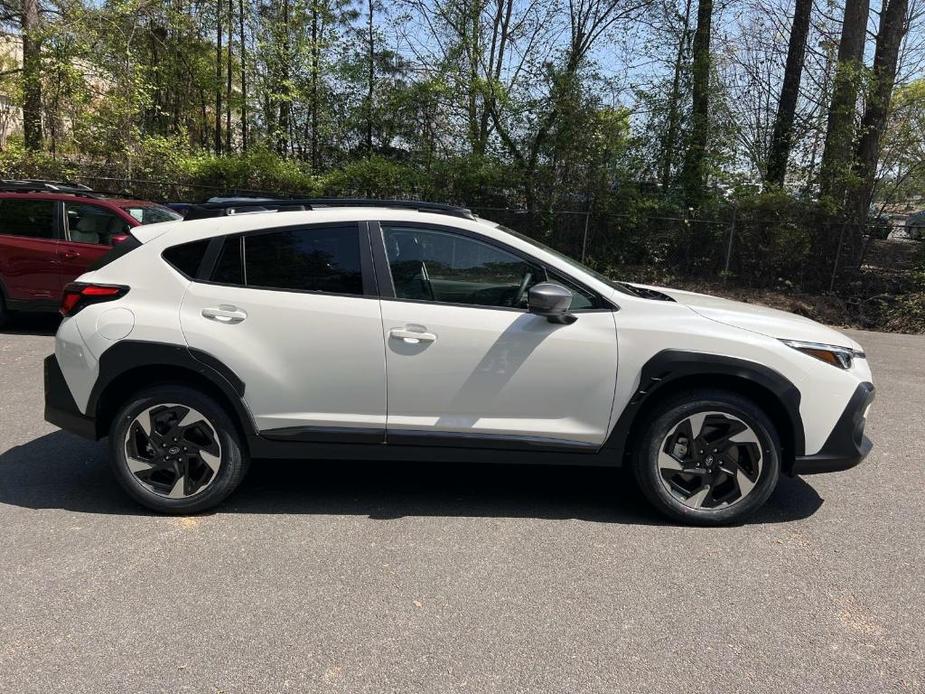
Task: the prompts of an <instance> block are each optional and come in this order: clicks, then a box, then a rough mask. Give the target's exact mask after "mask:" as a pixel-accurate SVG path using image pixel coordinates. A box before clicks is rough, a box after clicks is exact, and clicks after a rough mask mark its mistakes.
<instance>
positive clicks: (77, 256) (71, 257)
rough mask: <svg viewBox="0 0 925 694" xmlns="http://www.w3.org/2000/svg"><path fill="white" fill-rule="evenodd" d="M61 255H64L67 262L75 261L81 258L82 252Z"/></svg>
mask: <svg viewBox="0 0 925 694" xmlns="http://www.w3.org/2000/svg"><path fill="white" fill-rule="evenodd" d="M61 255H63V256H64V258H65V259H66V260H73V259H74V258H79V257H80V252H79V251H64V253H62V254H61Z"/></svg>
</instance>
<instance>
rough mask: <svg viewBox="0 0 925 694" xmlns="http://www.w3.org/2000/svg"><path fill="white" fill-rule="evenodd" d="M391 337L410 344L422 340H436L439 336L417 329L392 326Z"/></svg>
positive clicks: (418, 342)
mask: <svg viewBox="0 0 925 694" xmlns="http://www.w3.org/2000/svg"><path fill="white" fill-rule="evenodd" d="M389 337H391V338H393V339H395V340H402V341H404V342H407V343H408V344H409V345H417V344H420V343H421V342H434V341H436V339H437V336H436V335H434V334H433V333H425V332H418V331H417V330H405V329H403V328H392V329H391V330H389Z"/></svg>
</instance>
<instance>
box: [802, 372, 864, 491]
mask: <svg viewBox="0 0 925 694" xmlns="http://www.w3.org/2000/svg"><path fill="white" fill-rule="evenodd" d="M873 400H874V386H873V384H872V383H861V384H860V385H858V387H857V389H856V390H855V391H854V394H853V395H852V396H851V400H849V401H848V406H847V407H845V411H844V412H842V414H841V417H839V418H838V421H837V422H836V423H835V428H834V429H832V433H831V434H829V438H828V439H826V442H825V444H824V445H823V446H822V449H821V450H820V451H819V452H818V453H815V454H813V455H804V456H799V457H798V458H797V459H796V460H795V461H794V463H793V470H792V474H794V475H813V474H816V473H820V472H838V471H839V470H847V469H849V468H853V467H854V466H855V465H857V464H858V463H860V462H861V461H862V460H864V458H866V457H867V454H868V453H870V451H871V449H872V448H873V447H874V445H873V444H872V443H871V441H870V439H868V438H867V437H866V436H864V424H865V423H866V419H865V416H864V415H865V413H866V412H867V408H868V406H869V405H870V404H871V403H872V402H873Z"/></svg>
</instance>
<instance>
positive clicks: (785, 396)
mask: <svg viewBox="0 0 925 694" xmlns="http://www.w3.org/2000/svg"><path fill="white" fill-rule="evenodd" d="M303 202H304V204H303V205H302V207H304V208H305V209H304V210H303V211H276V212H272V211H270V212H267V211H264V212H263V213H259V214H258V213H252V214H241V212H245V211H246V207H245V208H242V206H241V203H240V202H238V203H236V204H235V208H236V209H235V210H234V211H235V212H236V214H234V215H233V216H221V217H216V218H206V219H200V220H197V221H185V222H170V223H164V224H154V225H150V226H144V227H138V228H137V229H133V230H132V236H133V238H132V239H129V240H128V241H126V242H125V243H123V244H121V245H119V246H117V247H116V248H115V249H114V250H113V251H112V252H111V254H110V255H109V256H108V257H107V258H105V259H104V260H103V262H102V263H101V266H100V267H98V268H97V269H95V270H93V271H91V272H89V273H87V274H85V275H83V276H82V277H80V278H79V281H78V282H77V283H75V284H73V285H71V286H70V287H69V288H68V290H67V292H66V294H65V297H64V300H63V303H62V307H61V311H62V313H63V314H64V316H65V318H64V320H63V321H62V323H61V327H60V328H59V330H58V333H57V338H56V345H55V354H54V355H52V356H50V357H48V359H47V360H46V362H45V392H46V394H45V398H46V409H45V417H46V419H47V420H48V421H50V422H52V423H54V424H56V425H58V426H60V427H62V428H65V429H68V430H70V431H73V432H75V433H78V434H82V435H84V436H87V437H89V438H92V439H101V438H103V437H109V444H110V448H111V452H112V463H113V467H114V469H115V473H116V476H117V477H118V479H119V481H120V482H121V483H122V485H123V486H124V487H125V489H126V491H127V492H128V493H129V494H130V495H131V496H133V497H134V498H135V499H137V500H138V501H139V502H141V503H142V504H144V505H145V506H148V507H149V508H152V509H155V510H157V511H161V512H166V513H193V512H197V511H202V510H203V509H206V508H209V507H211V506H214V505H215V504H218V503H219V502H220V501H222V500H223V499H224V498H225V497H227V496H228V495H229V494H230V493H231V492H232V491H233V490H234V488H235V487H237V485H238V484H239V483H240V482H241V479H242V477H243V476H244V474H245V471H246V469H247V466H248V462H249V461H250V460H251V459H267V458H301V459H311V458H321V459H327V460H330V459H351V460H359V459H377V460H381V459H388V460H393V459H400V460H406V459H424V460H427V461H433V462H434V464H439V463H440V462H441V461H493V462H503V463H510V462H523V463H553V464H575V465H611V466H620V465H629V466H631V467H632V469H633V471H634V474H635V477H636V479H637V481H638V483H639V486H640V488H641V490H642V492H643V493H644V494H645V496H646V497H647V498H648V499H649V500H650V501H651V502H652V503H653V504H654V505H655V506H656V507H657V508H658V509H659V510H660V511H662V512H663V513H665V514H667V515H668V516H670V517H672V518H674V519H676V520H681V521H687V522H693V523H701V524H719V523H728V522H733V521H738V520H740V519H742V518H743V517H745V516H746V515H748V514H749V513H751V512H753V511H755V509H757V508H758V507H760V506H761V505H762V504H763V503H764V502H765V501H766V500H767V498H768V496H769V495H770V494H771V492H772V491H773V489H774V487H775V485H776V483H777V480H778V477H779V475H780V474H781V473H783V474H788V475H795V474H803V473H812V472H826V471H833V470H843V469H846V468H848V467H851V466H853V465H856V464H857V463H859V462H860V461H861V460H862V459H863V458H864V457H865V456H866V454H867V453H868V451H869V450H870V447H871V444H870V442H869V441H868V440H867V439H866V438H865V437H864V423H865V418H866V416H867V410H868V407H869V404H870V402H871V400H872V399H873V394H874V388H873V385H872V384H871V374H870V369H869V367H868V364H867V361H866V359H865V356H864V353H863V352H862V351H861V347H860V345H858V344H857V343H856V342H854V341H853V340H851V339H849V338H848V337H845V336H844V335H842V334H840V333H838V332H836V331H834V330H831V329H829V328H827V327H824V326H822V325H819V324H818V323H814V322H813V321H810V320H807V319H805V318H800V317H798V316H794V315H790V314H787V313H783V312H781V311H775V310H771V309H766V308H758V307H755V306H751V305H746V304H741V303H735V302H732V301H727V300H724V299H718V298H713V297H709V296H704V295H700V294H693V293H690V292H684V291H676V290H670V289H658V288H654V287H643V286H639V285H630V284H625V283H621V282H613V281H611V280H608V279H606V278H604V277H602V276H600V275H598V274H596V273H594V272H593V271H591V270H589V269H588V268H586V267H583V266H582V265H580V264H578V263H576V262H575V261H573V260H571V259H569V258H566V257H564V256H562V255H559V254H558V253H556V252H555V251H552V250H550V249H549V248H546V247H544V246H542V245H540V244H538V243H537V242H536V241H533V240H531V239H528V238H525V237H523V236H521V235H519V234H517V233H515V232H513V231H510V230H508V229H505V228H503V227H501V226H499V225H497V224H494V223H492V222H489V221H487V220H484V219H479V218H477V217H475V216H473V215H472V214H470V213H469V212H468V211H466V210H463V209H460V208H452V207H447V206H441V205H435V204H425V203H405V202H392V201H379V202H378V203H377V204H376V205H371V204H368V203H367V204H357V203H356V202H354V203H352V204H350V205H344V206H336V205H334V204H332V202H331V201H323V202H324V204H323V205H322V204H320V203H318V202H317V201H315V204H314V207H311V204H312V203H311V201H303ZM221 205H222V203H215V206H216V209H220V208H221ZM226 211H227V210H226ZM524 474H529V471H528V469H525V470H524Z"/></svg>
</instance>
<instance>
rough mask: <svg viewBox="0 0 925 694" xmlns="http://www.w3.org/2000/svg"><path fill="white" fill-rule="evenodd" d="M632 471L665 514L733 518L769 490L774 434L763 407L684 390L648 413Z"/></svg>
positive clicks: (699, 519)
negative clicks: (649, 417) (648, 416)
mask: <svg viewBox="0 0 925 694" xmlns="http://www.w3.org/2000/svg"><path fill="white" fill-rule="evenodd" d="M634 472H635V476H636V480H637V482H638V483H639V487H640V489H641V490H642V492H643V493H644V494H645V496H646V497H647V498H648V499H649V501H650V502H652V504H653V505H654V506H655V507H656V508H657V509H658V510H659V511H661V512H662V513H664V514H665V515H667V516H669V517H670V518H672V519H675V520H680V521H683V522H686V523H695V524H701V525H721V524H727V523H735V522H739V521H741V520H743V519H745V518H746V517H747V516H749V515H750V514H752V513H754V512H755V511H756V510H757V509H758V508H759V507H761V506H762V505H763V504H764V503H765V502H766V501H767V499H768V497H769V496H770V495H771V493H772V492H773V491H774V487H775V486H776V485H777V480H778V478H779V476H780V439H779V437H778V434H777V431H776V429H775V428H774V425H773V423H772V422H771V420H770V419H769V418H768V416H767V415H766V414H765V413H764V411H763V410H762V409H761V408H760V407H758V406H757V405H756V404H755V403H754V402H752V401H751V400H749V399H747V398H744V397H742V396H740V395H738V394H737V393H733V392H727V391H719V390H717V391H708V392H690V393H683V394H679V395H678V396H676V397H672V398H670V399H668V400H666V401H665V402H663V403H661V404H660V405H659V406H658V407H657V408H656V410H655V411H654V412H652V413H651V419H650V421H649V423H648V426H647V427H646V428H645V430H644V432H643V434H642V436H641V438H640V439H639V440H638V443H637V446H636V450H635V459H634Z"/></svg>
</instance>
